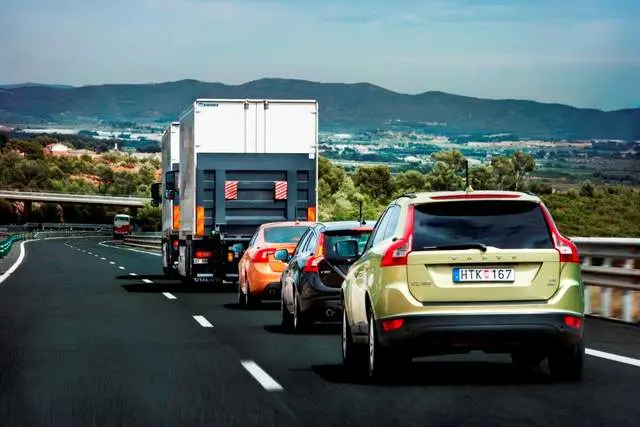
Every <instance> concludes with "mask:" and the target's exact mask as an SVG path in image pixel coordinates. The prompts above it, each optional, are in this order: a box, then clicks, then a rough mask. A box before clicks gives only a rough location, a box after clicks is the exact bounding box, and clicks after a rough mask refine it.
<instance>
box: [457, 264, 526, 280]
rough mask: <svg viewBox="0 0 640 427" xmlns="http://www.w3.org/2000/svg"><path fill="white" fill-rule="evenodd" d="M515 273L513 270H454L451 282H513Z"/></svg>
mask: <svg viewBox="0 0 640 427" xmlns="http://www.w3.org/2000/svg"><path fill="white" fill-rule="evenodd" d="M515 276H516V272H515V270H514V269H513V268H454V269H453V282H454V283H465V282H466V283H468V282H479V283H482V282H513V281H514V280H515Z"/></svg>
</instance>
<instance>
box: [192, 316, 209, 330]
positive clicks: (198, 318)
mask: <svg viewBox="0 0 640 427" xmlns="http://www.w3.org/2000/svg"><path fill="white" fill-rule="evenodd" d="M193 318H194V319H195V321H196V322H198V323H199V324H200V326H202V327H203V328H213V325H212V324H211V323H210V322H209V321H208V320H207V319H205V317H204V316H200V315H196V316H193Z"/></svg>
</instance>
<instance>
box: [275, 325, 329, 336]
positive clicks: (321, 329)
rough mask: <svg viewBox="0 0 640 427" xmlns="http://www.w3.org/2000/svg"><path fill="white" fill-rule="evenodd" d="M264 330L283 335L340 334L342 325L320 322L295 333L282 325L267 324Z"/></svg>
mask: <svg viewBox="0 0 640 427" xmlns="http://www.w3.org/2000/svg"><path fill="white" fill-rule="evenodd" d="M263 328H264V330H265V331H267V332H270V333H272V334H281V335H302V336H304V335H338V334H340V325H339V324H333V323H318V324H315V325H311V326H310V327H309V328H308V329H307V330H306V331H304V332H300V333H294V332H292V331H288V330H286V329H285V328H283V327H282V325H279V324H278V325H265V326H263Z"/></svg>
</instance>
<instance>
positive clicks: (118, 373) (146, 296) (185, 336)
mask: <svg viewBox="0 0 640 427" xmlns="http://www.w3.org/2000/svg"><path fill="white" fill-rule="evenodd" d="M103 239H104V238H103ZM110 245H111V243H109V242H103V243H101V240H100V239H95V238H92V239H88V238H80V239H60V240H47V241H37V242H30V243H28V244H27V245H26V246H25V247H26V257H25V259H24V261H23V263H22V265H21V266H20V267H19V268H18V269H17V270H16V271H15V272H14V273H13V274H12V275H11V276H9V277H8V279H6V280H5V281H4V282H3V283H0V426H2V427H10V426H36V425H37V426H93V425H96V426H134V425H135V426H190V427H192V426H193V427H195V426H276V425H278V426H298V425H301V426H302V425H304V426H343V427H346V426H376V427H378V426H394V427H399V426H453V425H456V426H458V425H464V426H489V425H501V426H543V425H544V426H562V427H567V426H581V427H582V426H637V425H638V423H639V422H640V401H639V400H638V396H639V393H640V328H636V327H633V326H627V325H623V324H618V323H613V322H609V321H604V320H595V319H589V320H587V322H586V337H587V347H588V348H589V349H592V350H598V351H602V352H607V353H610V354H614V355H619V356H626V357H627V358H629V359H624V360H622V361H616V360H610V359H606V358H602V357H599V356H598V357H596V356H593V355H590V356H588V357H587V360H586V369H585V380H584V382H583V383H580V384H553V383H551V382H550V380H549V377H548V375H547V373H546V371H544V370H540V371H519V370H517V369H516V368H515V367H514V366H512V365H511V363H510V359H509V358H508V357H507V356H490V355H484V354H478V355H476V354H473V355H468V356H453V357H452V356H447V357H438V358H430V359H426V361H425V362H420V363H416V365H415V366H414V368H412V369H411V370H410V371H409V372H407V373H406V374H404V375H402V376H399V377H398V378H397V380H396V381H394V382H392V383H391V384H387V385H368V384H365V383H364V382H361V381H360V380H358V379H357V378H355V377H353V376H351V375H350V374H349V373H348V372H345V371H344V370H343V369H342V367H341V357H340V336H339V328H338V327H333V326H326V327H325V326H323V327H318V328H316V330H315V331H313V332H312V333H309V334H307V335H302V336H295V335H290V334H285V333H282V332H281V331H280V327H279V324H280V313H279V304H278V303H275V304H270V305H265V306H264V307H261V308H259V309H256V310H253V311H250V312H245V311H242V310H239V309H237V308H236V305H235V302H236V294H235V290H234V289H225V290H221V291H207V290H206V289H203V288H202V287H199V288H198V287H188V288H187V287H185V286H183V285H181V284H180V283H179V282H178V281H175V280H167V279H163V278H162V276H161V275H160V274H161V265H160V258H159V257H158V256H156V255H153V254H147V253H143V252H137V251H132V250H126V249H122V248H118V247H111V246H110ZM607 357H613V358H616V356H607Z"/></svg>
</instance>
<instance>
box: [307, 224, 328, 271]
mask: <svg viewBox="0 0 640 427" xmlns="http://www.w3.org/2000/svg"><path fill="white" fill-rule="evenodd" d="M323 259H324V233H322V234H320V237H319V238H318V244H317V246H316V253H315V254H313V255H312V256H310V257H309V259H307V262H306V264H305V265H304V267H303V268H302V271H303V272H305V273H317V272H318V264H320V261H322V260H323Z"/></svg>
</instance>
